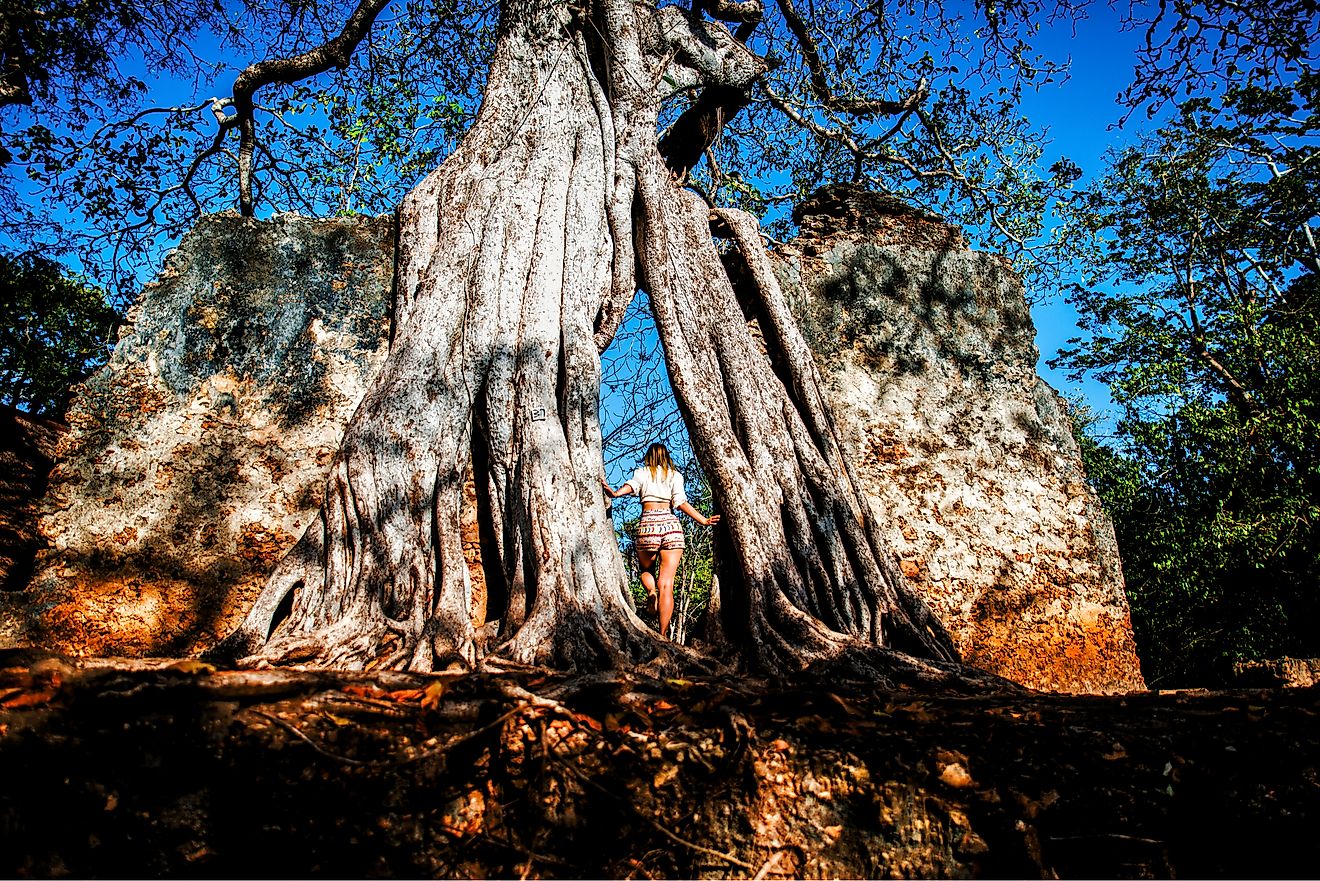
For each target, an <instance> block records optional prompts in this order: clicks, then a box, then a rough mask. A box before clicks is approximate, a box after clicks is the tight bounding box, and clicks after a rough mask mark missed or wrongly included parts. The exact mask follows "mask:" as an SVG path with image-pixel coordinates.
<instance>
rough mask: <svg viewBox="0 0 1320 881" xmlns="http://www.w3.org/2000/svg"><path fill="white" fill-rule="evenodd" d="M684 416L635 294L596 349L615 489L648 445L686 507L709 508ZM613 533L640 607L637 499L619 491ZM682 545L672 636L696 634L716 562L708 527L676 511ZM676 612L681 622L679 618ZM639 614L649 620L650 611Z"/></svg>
mask: <svg viewBox="0 0 1320 881" xmlns="http://www.w3.org/2000/svg"><path fill="white" fill-rule="evenodd" d="M685 419H686V414H684V413H683V412H682V408H681V407H680V406H679V404H678V401H677V400H676V399H675V397H674V393H673V388H672V387H671V385H670V379H669V372H668V365H667V364H666V362H665V355H664V349H663V347H662V346H661V343H660V336H659V333H658V332H657V330H656V326H655V320H654V319H653V318H652V316H651V312H650V306H649V299H648V298H647V297H646V295H645V292H639V294H638V296H636V297H635V298H634V299H633V301H632V303H631V304H630V305H629V306H628V309H627V311H626V313H625V315H624V318H623V321H622V322H621V323H620V325H619V330H618V332H617V333H616V334H615V336H614V340H613V341H612V342H611V343H610V345H609V347H608V348H607V349H606V350H605V352H604V353H603V354H602V355H601V383H600V426H601V440H602V444H601V452H602V457H603V459H604V465H605V476H606V479H607V480H608V481H609V483H610V485H611V486H613V487H614V488H616V489H618V488H619V487H620V486H622V485H623V484H624V483H625V482H626V481H627V480H628V479H629V478H630V477H632V474H633V471H634V470H635V469H637V468H639V467H641V466H642V458H643V456H644V455H645V454H646V449H647V447H649V446H650V445H651V444H652V443H662V444H664V445H665V447H666V448H667V449H668V450H669V454H670V456H671V457H672V459H673V461H674V465H675V466H676V467H677V468H678V470H679V471H680V472H682V474H683V482H684V489H685V492H686V494H687V496H688V501H689V502H690V503H691V504H692V506H693V507H695V508H697V509H698V510H700V511H702V512H704V513H706V514H707V515H709V514H714V513H719V512H718V511H717V510H715V508H714V506H713V501H712V498H711V491H710V487H709V485H708V483H707V480H706V476H705V472H704V471H703V469H702V466H701V463H700V462H699V461H698V460H697V457H696V454H695V453H694V451H693V449H692V443H691V441H690V439H689V434H688V426H687V423H686V421H685ZM612 513H613V519H614V530H615V535H616V536H617V538H618V541H619V550H620V552H621V553H622V554H623V559H624V568H625V570H626V572H627V575H628V584H629V588H630V590H631V591H632V594H633V600H634V603H635V604H636V606H637V608H638V610H639V611H642V612H645V610H646V593H645V590H644V588H643V587H642V583H641V577H640V576H641V573H640V571H639V570H638V561H637V552H636V544H635V538H636V529H637V523H638V521H639V519H640V518H641V500H640V499H638V497H637V496H635V495H629V496H623V497H621V498H619V499H616V500H614V501H613V503H612ZM679 520H680V522H681V523H682V526H683V532H684V541H685V544H686V548H685V550H684V552H683V557H682V560H681V562H680V564H679V569H678V572H677V573H676V575H675V578H674V621H673V625H672V626H671V635H677V636H678V637H679V638H680V639H683V638H685V637H686V638H687V639H689V640H690V639H693V638H695V639H700V638H701V637H702V634H703V628H702V624H703V619H704V615H705V612H706V608H707V605H708V603H709V601H710V594H711V590H712V587H713V578H712V576H713V574H714V571H715V566H716V555H715V551H714V549H715V543H716V539H715V536H714V534H713V531H712V530H711V529H710V528H709V527H703V526H700V525H698V524H697V523H696V522H695V521H693V520H691V519H690V518H688V517H686V516H684V515H682V514H680V515H679ZM680 616H682V617H683V618H684V619H685V620H680ZM643 619H644V620H646V621H647V623H648V624H650V625H651V626H653V627H654V626H656V625H657V621H656V619H655V617H654V616H649V617H648V616H647V615H646V614H643Z"/></svg>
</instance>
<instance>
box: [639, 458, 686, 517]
mask: <svg viewBox="0 0 1320 881" xmlns="http://www.w3.org/2000/svg"><path fill="white" fill-rule="evenodd" d="M624 486H631V487H632V489H633V492H635V493H637V496H638V497H639V498H640V499H641V500H642V501H643V502H668V503H669V504H670V506H671V507H674V508H677V507H678V506H679V505H681V504H683V503H684V502H686V501H687V500H688V498H687V493H685V492H683V475H682V474H679V473H678V472H677V471H670V472H669V473H668V474H666V475H665V476H664V477H663V478H661V479H660V480H656V479H655V478H654V477H652V476H651V469H650V468H648V467H646V466H645V465H643V466H642V467H641V468H638V469H637V470H636V471H634V472H633V476H632V477H631V478H629V480H628V482H627V483H625V484H624Z"/></svg>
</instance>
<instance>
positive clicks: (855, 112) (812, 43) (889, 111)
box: [775, 0, 929, 117]
mask: <svg viewBox="0 0 1320 881" xmlns="http://www.w3.org/2000/svg"><path fill="white" fill-rule="evenodd" d="M775 2H776V3H778V5H779V11H780V12H782V13H783V15H784V21H785V23H787V24H788V29H789V30H790V31H792V33H793V37H794V39H796V40H797V44H798V48H800V49H801V50H802V58H803V60H804V61H806V63H807V72H808V73H809V74H810V75H811V91H812V94H814V95H815V96H816V98H817V100H819V101H820V102H821V104H823V105H824V106H825V107H827V108H829V109H830V110H833V111H836V112H838V113H847V114H849V115H851V116H862V117H869V116H891V115H893V114H896V113H905V112H909V111H911V110H912V109H913V108H915V107H917V106H918V105H919V104H921V102H922V101H924V100H925V99H926V96H927V94H928V93H929V90H928V89H924V88H922V87H921V86H918V88H917V89H915V90H913V92H912V93H911V94H909V95H908V96H907V97H906V98H903V99H902V100H899V101H891V100H887V99H879V98H873V99H860V98H845V97H841V96H839V95H836V94H835V93H834V90H833V89H832V88H831V87H830V82H829V78H828V77H826V75H825V64H824V62H823V61H822V60H821V57H820V49H819V47H818V46H817V45H816V39H815V37H813V36H812V35H811V31H810V30H809V29H808V27H807V23H806V22H805V21H804V20H803V18H802V16H801V15H800V14H799V13H798V11H797V8H796V7H794V6H793V0H775ZM922 83H923V85H924V83H925V81H924V80H923V81H922Z"/></svg>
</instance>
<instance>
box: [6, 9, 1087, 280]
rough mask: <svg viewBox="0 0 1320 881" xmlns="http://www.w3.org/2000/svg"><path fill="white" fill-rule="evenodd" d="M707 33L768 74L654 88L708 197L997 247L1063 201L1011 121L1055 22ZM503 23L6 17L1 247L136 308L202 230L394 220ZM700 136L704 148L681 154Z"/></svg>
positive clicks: (759, 13) (1024, 128)
mask: <svg viewBox="0 0 1320 881" xmlns="http://www.w3.org/2000/svg"><path fill="white" fill-rule="evenodd" d="M703 10H704V11H705V12H704V13H703ZM721 10H722V11H721ZM713 12H719V14H720V15H722V16H724V17H725V18H726V19H728V20H730V21H731V27H733V28H734V30H736V31H738V32H739V33H744V32H745V33H746V35H747V36H746V39H747V40H748V44H749V46H751V47H752V48H753V49H754V50H755V51H756V52H757V53H758V54H759V55H760V56H762V57H764V58H765V59H766V60H767V64H766V67H767V69H766V71H765V73H764V74H763V75H762V76H761V77H759V78H758V79H757V81H756V83H755V85H754V87H753V88H752V89H751V90H750V91H749V92H748V93H747V94H746V95H745V96H743V97H740V98H738V99H737V100H736V101H735V102H734V103H733V104H729V105H725V104H724V103H723V102H724V100H725V98H724V97H721V96H720V95H718V94H716V93H715V92H713V91H712V90H703V89H701V88H700V83H699V82H697V81H696V80H695V79H694V78H693V76H692V74H684V75H682V76H683V77H686V79H684V80H682V81H680V79H682V78H681V77H680V79H675V80H674V81H672V82H666V83H664V84H662V86H661V87H662V89H663V91H664V93H665V96H664V101H663V105H664V106H663V109H662V115H661V125H662V128H663V129H664V131H663V132H662V138H661V142H662V144H663V145H665V146H664V149H666V150H667V151H668V153H669V154H673V160H674V164H675V166H676V167H677V168H679V169H681V170H686V169H692V182H693V183H694V184H695V185H697V186H699V187H700V188H701V189H702V191H703V192H705V193H707V194H708V196H709V197H710V198H711V199H713V200H715V201H716V202H717V203H719V204H725V205H729V206H736V207H750V208H752V209H753V210H755V211H756V212H757V213H763V212H765V211H766V210H768V209H771V208H773V206H774V205H776V204H778V203H780V202H783V201H786V200H791V199H792V198H794V197H795V196H798V195H801V194H803V193H805V192H809V191H811V190H812V189H814V188H816V187H817V186H819V185H820V184H821V183H824V182H828V181H832V180H839V179H843V180H857V181H862V182H865V183H866V184H867V185H868V186H871V187H873V188H876V189H879V190H882V191H886V192H898V193H904V194H907V195H909V196H910V197H912V198H914V199H915V200H917V201H919V202H921V203H923V204H926V205H928V206H930V207H934V208H936V209H938V210H942V211H944V212H945V213H947V214H949V215H950V216H951V217H952V218H953V219H955V220H957V221H960V222H963V223H966V224H967V225H969V226H971V227H973V228H975V229H976V230H979V231H981V232H983V233H985V234H986V235H988V236H993V238H994V239H995V240H996V241H998V242H1000V244H1001V246H1005V245H1006V246H1008V247H1010V248H1020V247H1022V246H1025V245H1026V243H1027V242H1028V241H1029V240H1031V239H1032V238H1033V237H1034V236H1035V235H1037V234H1038V233H1039V232H1040V229H1041V216H1042V212H1043V210H1044V208H1045V203H1046V199H1047V197H1048V195H1049V193H1051V192H1053V191H1054V184H1055V183H1056V182H1055V181H1053V180H1052V179H1050V175H1049V174H1045V175H1044V177H1045V179H1044V180H1042V179H1041V178H1040V177H1039V175H1040V174H1041V172H1040V171H1039V170H1038V169H1037V168H1036V167H1035V165H1036V164H1037V162H1038V160H1039V157H1040V156H1041V155H1042V143H1043V140H1044V138H1043V135H1042V133H1041V132H1040V131H1038V130H1036V129H1034V128H1033V127H1032V126H1031V125H1030V124H1029V122H1028V121H1027V120H1026V119H1024V118H1023V117H1022V115H1021V113H1020V111H1019V110H1018V103H1019V100H1020V98H1021V96H1022V94H1023V91H1024V90H1025V89H1029V88H1032V87H1034V86H1038V85H1040V84H1043V83H1046V82H1051V81H1055V80H1056V79H1057V78H1058V77H1060V76H1062V66H1061V64H1060V63H1059V62H1058V61H1057V60H1050V59H1045V58H1042V57H1041V56H1040V54H1039V53H1038V52H1035V51H1033V50H1032V47H1031V45H1030V38H1031V36H1032V34H1033V33H1034V31H1035V29H1036V28H1037V27H1038V26H1039V24H1040V23H1041V21H1042V20H1047V19H1052V18H1053V17H1056V16H1068V15H1071V14H1073V10H1072V8H1071V6H1070V5H1069V4H1068V3H1060V4H1058V5H1057V7H1050V8H1044V7H1042V6H1041V5H1040V4H1038V3H1036V2H1011V3H994V4H989V5H986V6H984V7H981V6H978V5H972V4H969V5H968V6H966V7H964V8H962V9H957V8H955V7H950V6H949V5H948V4H942V3H936V2H933V0H905V2H902V3H898V4H852V3H837V2H831V3H813V4H811V5H810V6H809V7H806V8H804V9H802V10H799V9H798V8H797V7H796V6H795V5H794V3H793V2H792V0H781V2H777V3H775V4H772V5H769V6H767V7H766V8H765V9H762V7H761V4H760V3H756V2H752V3H743V4H738V3H716V4H714V5H711V6H710V8H709V9H707V8H706V6H705V5H703V4H700V3H698V4H697V11H696V12H695V13H694V14H696V15H698V16H700V15H702V14H706V13H713ZM495 13H496V9H495V7H493V6H490V5H488V4H475V3H465V2H463V0H458V2H452V0H406V2H405V0H395V2H389V0H361V2H356V3H354V2H346V0H306V2H297V3H292V2H291V3H279V4H267V3H258V2H244V3H240V4H216V3H212V2H202V0H167V2H164V3H161V4H154V5H149V6H141V5H140V4H132V3H127V2H122V0H101V2H97V3H90V4H88V3H73V2H69V0H58V2H44V0H43V2H38V3H35V4H30V5H27V6H23V7H21V8H20V7H12V8H9V7H7V8H6V11H5V12H4V13H3V15H4V18H3V21H2V23H0V28H3V30H0V52H2V53H3V55H2V56H0V68H2V69H3V70H4V71H5V72H6V74H5V80H4V81H5V83H6V84H7V88H6V90H5V91H3V92H2V93H0V150H2V151H3V152H0V166H2V167H3V168H4V172H5V175H4V179H3V185H2V186H0V198H3V200H4V202H5V205H6V207H7V208H8V209H10V214H11V218H12V219H11V222H10V223H9V224H7V230H6V231H7V232H8V233H9V235H10V236H11V237H17V238H18V239H19V240H20V241H22V242H24V243H25V244H33V243H36V242H43V243H44V244H46V245H47V246H50V245H52V244H55V243H58V244H59V246H61V247H62V248H65V249H68V250H69V251H71V252H73V253H76V254H77V255H78V257H79V258H80V259H81V260H82V261H83V262H84V264H85V265H86V267H87V268H88V270H89V271H91V272H93V273H95V274H96V275H97V276H98V277H102V278H105V279H107V280H109V281H111V282H113V283H117V284H119V285H120V286H121V288H122V290H123V291H124V292H128V291H131V290H132V289H133V288H134V287H135V286H136V285H137V284H139V283H140V281H141V279H140V278H139V277H138V276H139V275H140V274H141V272H142V270H143V267H151V266H153V265H154V264H155V262H156V260H157V259H158V254H159V252H160V248H161V246H162V245H163V244H165V243H168V242H169V241H171V240H173V239H177V237H178V236H179V235H180V234H181V232H182V231H184V230H186V229H187V227H188V226H189V225H190V224H191V223H192V221H193V219H195V218H196V216H197V215H198V214H199V213H201V212H206V211H216V210H221V209H224V208H230V207H238V208H241V209H242V210H243V211H244V212H248V213H257V214H265V213H268V212H270V211H279V210H297V211H302V212H305V213H312V214H324V213H329V212H343V211H356V212H365V213H379V212H383V211H390V210H393V208H394V207H395V206H396V205H397V204H398V202H399V200H400V198H401V197H402V195H403V194H404V193H405V192H407V191H408V189H410V188H411V187H412V186H413V185H414V184H415V183H416V182H417V181H418V180H419V179H420V177H421V175H423V174H424V173H426V172H427V171H429V170H430V169H431V168H433V167H435V165H437V164H438V163H439V161H440V160H442V159H443V158H444V157H445V156H446V155H448V154H449V153H450V152H451V151H452V150H453V148H454V146H455V145H456V143H457V139H458V138H459V137H460V136H461V135H462V133H463V132H464V131H466V130H467V128H468V127H469V126H470V125H471V122H472V120H473V118H474V115H475V113H476V110H477V107H478V105H479V102H480V96H481V93H482V89H483V86H484V82H485V77H486V74H487V65H488V63H489V59H490V53H491V51H492V49H493V45H494V34H495V25H496V14H495ZM218 59H228V60H227V61H224V62H222V61H220V60H218ZM675 70H677V68H675ZM716 91H718V90H716ZM725 97H727V96H725ZM703 102H704V103H703ZM6 105H8V106H6ZM689 111H693V112H689ZM716 119H718V124H717V125H712V120H716ZM680 120H681V122H680ZM694 126H695V128H693V127H694ZM703 127H704V129H705V130H706V131H707V132H708V134H709V138H706V139H703V138H702V137H696V138H692V137H689V135H690V134H691V133H692V132H693V131H696V130H702V129H703ZM680 144H681V145H683V146H682V147H681V148H680ZM684 151H686V153H684ZM679 153H684V155H681V156H680V155H678V154H679ZM703 157H704V158H705V159H706V160H708V161H701V160H702V159H703ZM50 212H68V214H69V215H70V217H71V220H72V221H73V222H72V223H66V224H62V225H60V226H59V227H57V225H55V224H51V223H49V222H48V219H47V218H49V216H50ZM20 221H21V222H20Z"/></svg>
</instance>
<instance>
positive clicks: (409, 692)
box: [390, 688, 424, 701]
mask: <svg viewBox="0 0 1320 881" xmlns="http://www.w3.org/2000/svg"><path fill="white" fill-rule="evenodd" d="M423 694H424V692H423V691H422V690H421V689H420V688H405V689H403V690H401V691H391V692H390V700H396V701H418V700H421V699H422V695H423Z"/></svg>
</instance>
